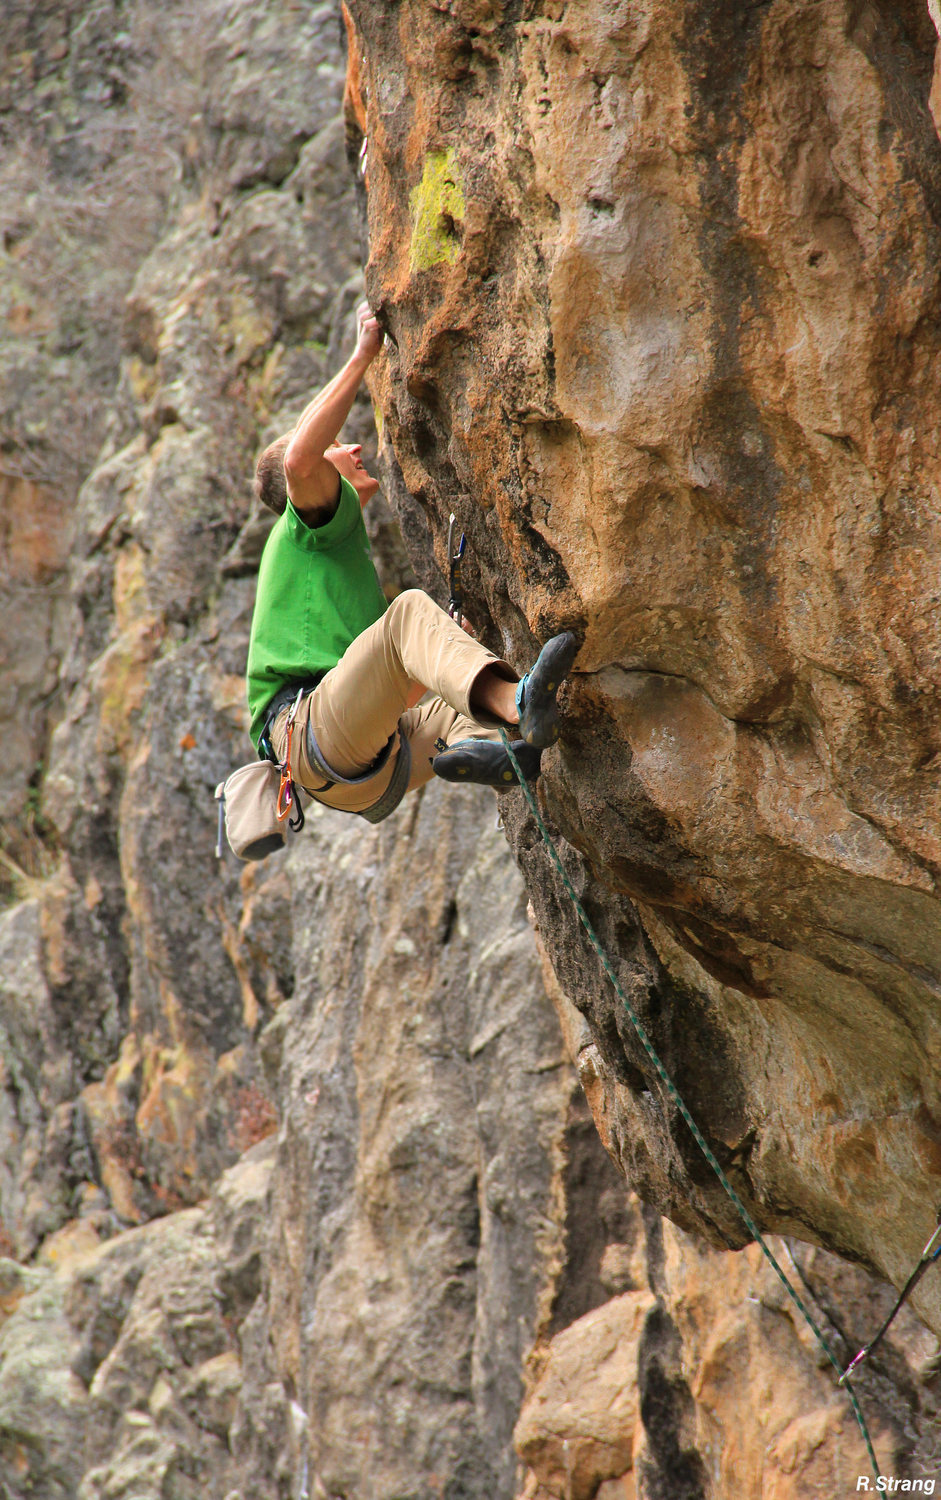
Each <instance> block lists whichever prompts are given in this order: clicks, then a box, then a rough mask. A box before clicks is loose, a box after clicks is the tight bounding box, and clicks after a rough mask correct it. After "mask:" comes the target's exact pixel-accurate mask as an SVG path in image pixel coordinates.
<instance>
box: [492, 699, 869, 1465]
mask: <svg viewBox="0 0 941 1500" xmlns="http://www.w3.org/2000/svg"><path fill="white" fill-rule="evenodd" d="M500 736H501V738H502V740H503V744H504V746H505V747H506V752H507V754H508V755H509V757H510V764H511V765H512V767H513V770H514V771H515V772H516V778H517V780H518V781H519V784H520V786H521V787H522V789H523V794H524V796H525V798H526V801H527V802H528V803H529V810H530V812H531V813H532V815H533V817H534V818H535V820H536V826H537V828H538V829H539V832H540V833H541V834H542V841H543V843H544V844H545V846H546V848H547V849H548V851H549V856H550V858H551V860H552V863H553V864H554V865H555V867H556V869H557V870H558V872H559V875H560V876H561V878H562V884H563V885H564V886H565V889H566V891H567V892H568V894H569V898H570V900H571V902H572V905H573V906H574V908H575V910H576V912H577V914H578V919H579V921H580V922H581V924H582V926H583V927H584V929H585V931H586V932H587V934H588V937H589V939H590V941H591V945H592V947H593V948H594V950H595V952H596V953H597V955H598V958H599V959H600V961H601V966H602V968H603V969H604V971H605V973H606V974H607V976H608V978H609V979H610V981H611V983H612V985H613V986H614V990H615V993H616V995H617V997H618V999H619V1000H620V1001H621V1003H622V1005H623V1006H624V1009H625V1010H626V1011H627V1015H628V1019H629V1021H630V1023H631V1025H632V1026H633V1028H634V1030H635V1031H636V1033H637V1035H638V1038H639V1039H640V1043H641V1046H642V1047H643V1049H644V1051H645V1052H646V1054H647V1056H648V1057H649V1058H650V1061H651V1062H652V1063H653V1065H654V1068H655V1069H656V1071H657V1075H658V1077H659V1078H660V1081H661V1082H662V1084H663V1086H664V1088H665V1089H666V1091H667V1093H668V1094H669V1096H670V1098H671V1099H672V1101H673V1103H674V1104H675V1105H676V1107H677V1109H678V1110H679V1112H680V1114H681V1115H682V1116H683V1119H684V1120H685V1121H686V1123H687V1125H688V1126H689V1128H690V1132H691V1133H692V1136H693V1139H694V1141H695V1142H696V1145H697V1146H698V1147H699V1149H700V1151H701V1152H702V1154H703V1156H704V1157H705V1158H706V1161H707V1162H708V1163H709V1165H710V1167H711V1168H712V1170H713V1171H714V1172H715V1174H716V1176H717V1177H718V1179H719V1181H720V1182H721V1184H722V1186H723V1187H724V1188H725V1191H726V1192H727V1193H728V1195H729V1197H730V1199H731V1200H732V1203H733V1204H734V1206H735V1208H736V1210H737V1212H738V1215H739V1217H740V1219H741V1220H742V1223H743V1224H744V1225H745V1228H746V1229H747V1230H748V1232H749V1234H750V1235H751V1237H752V1239H753V1240H755V1241H756V1243H757V1244H758V1245H760V1247H761V1250H762V1254H763V1255H764V1256H765V1259H766V1260H767V1261H768V1262H769V1263H770V1265H771V1266H772V1267H773V1269H774V1271H775V1274H776V1275H777V1277H778V1280H779V1281H780V1282H781V1284H782V1285H783V1287H784V1289H785V1291H786V1292H787V1294H788V1296H789V1297H790V1299H791V1301H792V1302H793V1303H794V1304H795V1305H796V1307H797V1308H798V1309H799V1311H800V1312H801V1313H802V1314H803V1316H804V1319H805V1321H806V1322H807V1324H808V1327H809V1328H810V1329H811V1330H812V1332H813V1334H814V1337H815V1338H816V1340H817V1343H818V1344H819V1345H820V1347H821V1349H822V1350H823V1352H824V1354H825V1355H826V1356H827V1359H828V1360H829V1361H830V1363H831V1365H832V1366H833V1368H834V1369H835V1370H836V1372H837V1374H838V1375H842V1373H843V1370H842V1367H841V1365H840V1362H839V1360H838V1359H837V1358H836V1355H835V1354H834V1353H833V1351H832V1350H831V1348H830V1346H829V1344H828V1343H827V1341H826V1339H825V1338H824V1336H823V1334H822V1333H821V1332H820V1329H819V1328H818V1327H817V1325H816V1323H815V1322H814V1320H813V1318H812V1317H811V1315H810V1313H809V1312H808V1311H807V1309H806V1307H805V1306H804V1304H803V1302H802V1301H801V1299H800V1297H799V1296H798V1294H797V1292H796V1291H795V1290H794V1288H793V1286H792V1285H791V1283H790V1281H789V1280H788V1278H787V1276H786V1275H785V1274H784V1272H783V1271H782V1270H781V1267H780V1266H779V1265H778V1262H777V1261H776V1260H775V1258H774V1255H773V1254H772V1252H771V1250H770V1249H769V1248H768V1246H767V1244H766V1243H765V1241H764V1239H763V1237H762V1235H761V1232H760V1230H759V1229H758V1226H757V1225H756V1223H755V1221H754V1220H753V1218H752V1217H751V1214H750V1213H749V1212H748V1209H747V1208H746V1207H745V1205H744V1203H743V1202H742V1200H741V1198H740V1197H739V1196H738V1194H737V1193H736V1191H735V1189H734V1188H733V1186H732V1184H731V1183H730V1182H729V1179H728V1178H727V1177H726V1175H725V1173H724V1171H723V1170H722V1167H721V1166H720V1165H719V1162H718V1161H717V1160H716V1157H715V1156H714V1155H713V1152H712V1151H711V1149H710V1147H709V1146H708V1144H707V1143H706V1138H705V1136H704V1135H703V1133H702V1131H701V1130H700V1129H699V1126H698V1125H697V1124H696V1121H695V1120H694V1119H693V1117H692V1115H691V1114H690V1112H689V1110H688V1109H687V1108H686V1105H685V1104H684V1103H683V1100H682V1099H681V1098H680V1096H679V1094H678V1093H677V1090H676V1086H675V1084H674V1083H673V1080H672V1078H671V1077H670V1075H669V1073H668V1072H667V1070H666V1068H665V1067H664V1066H663V1063H662V1062H661V1061H660V1058H659V1056H658V1055H657V1053H656V1051H655V1050H654V1046H653V1043H652V1042H651V1040H650V1038H649V1037H648V1035H647V1033H646V1031H645V1030H644V1026H643V1023H642V1022H641V1020H640V1017H639V1016H638V1015H637V1013H636V1011H635V1010H634V1008H633V1006H632V1005H631V1002H630V1001H629V1000H628V998H627V996H626V995H625V993H624V991H623V989H622V988H621V985H620V982H619V981H618V977H617V975H616V974H615V972H614V970H613V968H612V967H611V963H610V961H609V959H608V955H607V954H606V953H605V951H604V949H603V948H602V946H601V942H600V940H599V938H598V935H597V933H596V932H595V929H594V927H593V926H592V925H591V922H590V921H589V919H588V915H587V913H586V911H585V908H584V907H583V906H582V903H581V901H580V900H579V899H578V896H577V894H576V892H575V887H574V886H573V885H572V882H571V880H570V879H569V877H568V874H567V873H566V870H565V867H564V866H563V864H562V861H561V859H560V858H559V851H558V850H557V849H556V847H555V844H554V843H553V841H552V836H551V834H550V833H549V830H548V828H547V827H546V825H545V823H544V822H543V819H542V814H541V813H540V811H539V808H538V807H537V805H536V799H535V797H534V796H533V793H532V790H531V788H530V786H529V784H528V783H527V781H526V778H525V777H524V775H523V773H522V771H521V770H520V765H519V761H518V760H517V759H516V756H515V755H514V754H513V747H512V746H511V744H510V741H509V738H508V736H507V733H506V731H505V730H504V729H503V728H502V727H501V729H500ZM843 1389H844V1390H845V1391H846V1394H847V1396H848V1397H849V1400H850V1405H851V1406H852V1408H853V1415H854V1416H855V1418H856V1421H857V1423H858V1425H859V1430H860V1432H861V1433H862V1435H863V1442H864V1443H865V1444H866V1451H867V1452H868V1454H869V1461H870V1463H871V1464H872V1471H873V1473H874V1474H875V1476H876V1482H877V1483H878V1481H879V1479H880V1477H881V1476H880V1474H879V1465H878V1462H877V1460H876V1454H875V1449H874V1448H873V1446H872V1439H871V1438H870V1436H869V1428H868V1427H867V1426H866V1420H865V1418H864V1416H863V1414H862V1411H861V1409H860V1405H859V1402H858V1401H857V1399H856V1392H855V1391H854V1390H853V1387H852V1386H851V1385H850V1383H849V1381H845V1382H844V1385H843Z"/></svg>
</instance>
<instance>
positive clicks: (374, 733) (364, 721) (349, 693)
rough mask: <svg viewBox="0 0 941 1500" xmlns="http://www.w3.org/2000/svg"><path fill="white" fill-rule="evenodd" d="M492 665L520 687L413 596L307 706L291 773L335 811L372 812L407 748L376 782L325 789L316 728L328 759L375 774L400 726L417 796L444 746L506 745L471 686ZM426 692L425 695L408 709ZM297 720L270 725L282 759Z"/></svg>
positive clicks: (502, 666) (402, 600) (373, 630)
mask: <svg viewBox="0 0 941 1500" xmlns="http://www.w3.org/2000/svg"><path fill="white" fill-rule="evenodd" d="M486 667H493V668H494V669H495V671H496V672H497V673H498V675H499V676H501V677H504V678H505V679H506V680H507V681H508V682H515V681H516V673H515V672H514V671H513V669H512V667H510V666H509V665H508V664H507V662H505V661H502V660H501V659H500V658H499V657H497V656H494V655H493V653H492V652H491V651H488V650H486V648H485V647H484V646H481V645H480V643H479V642H478V641H475V640H474V639H473V638H472V637H471V636H469V635H468V634H467V632H466V631H465V630H462V629H461V627H460V626H459V625H457V624H455V622H454V621H453V620H452V619H451V618H450V617H449V616H448V615H447V614H446V613H445V611H444V610H443V609H440V608H439V607H438V605H437V604H435V602H434V600H433V599H430V598H429V597H428V595H427V594H425V593H422V591H421V590H420V589H408V590H406V592H405V593H404V594H399V596H398V598H396V599H393V601H392V603H391V604H390V605H389V608H388V609H387V610H386V612H385V614H384V615H383V616H382V617H381V619H379V620H377V621H376V623H375V625H370V626H369V629H368V630H364V631H363V633H362V634H361V635H359V636H357V637H356V640H355V641H354V642H353V643H352V645H351V646H349V647H348V648H347V650H346V651H345V652H344V654H343V656H342V657H341V658H340V660H339V662H338V663H337V665H336V666H335V667H334V668H333V669H332V671H330V672H328V673H327V675H326V676H325V677H324V679H323V681H322V682H321V683H320V684H319V685H318V686H317V687H316V688H315V689H314V691H313V692H312V693H308V695H307V697H306V698H304V699H303V700H302V702H301V705H300V707H299V708H298V711H297V714H296V716H295V720H294V732H293V735H292V744H291V774H292V776H293V777H294V779H295V781H296V782H297V783H298V784H299V785H300V786H302V787H304V788H305V790H306V791H308V792H310V793H311V795H312V796H313V797H314V798H315V799H316V800H317V801H318V802H323V803H324V804H325V805H326V806H327V807H337V808H341V809H342V810H343V811H345V812H361V811H362V810H363V809H364V808H367V807H372V806H373V804H374V803H376V802H378V800H379V798H380V797H381V796H382V793H383V792H384V791H385V789H386V787H387V786H388V785H389V782H390V781H391V780H392V774H393V771H394V769H395V761H396V757H397V755H398V748H397V747H396V749H395V751H394V752H393V754H392V755H390V757H389V759H388V760H387V761H386V763H385V765H384V766H383V767H382V769H381V770H380V771H378V772H377V774H376V775H375V776H372V777H370V778H369V780H368V781H364V782H361V783H360V784H359V785H358V786H343V785H342V784H339V783H338V784H335V785H333V786H330V787H327V788H326V789H324V779H323V775H322V774H321V772H320V771H318V770H316V769H315V768H314V767H313V766H312V765H311V763H310V761H309V760H308V758H307V725H308V721H310V723H311V724H312V726H313V731H314V735H315V736H316V740H317V745H318V747H319V749H320V753H321V755H322V756H323V758H324V760H325V761H326V763H327V764H328V765H329V766H331V767H332V768H333V770H335V771H337V772H339V774H340V775H341V776H359V775H361V774H362V773H363V772H364V771H367V770H368V769H369V767H370V766H371V765H372V763H373V761H374V760H375V759H376V758H377V756H379V755H380V754H381V752H382V751H383V750H384V749H385V747H386V745H387V744H388V742H389V739H390V737H391V736H392V735H393V734H394V733H395V730H396V726H398V727H399V728H400V729H401V732H402V734H403V735H404V736H405V737H406V739H407V740H408V742H409V746H410V749H411V752H412V767H411V774H410V776H409V782H408V790H409V791H414V789H415V788H416V787H419V786H423V785H424V784H425V782H426V781H429V780H430V779H431V776H432V770H431V762H432V759H433V757H434V756H435V754H436V753H437V751H436V748H435V742H436V741H437V740H439V739H440V740H444V742H445V744H448V745H453V744H456V743H457V741H458V740H466V739H471V738H474V739H486V740H496V741H499V739H500V734H499V730H498V729H497V728H496V727H495V721H493V720H491V721H490V723H489V724H483V723H481V722H480V721H479V720H477V719H475V718H474V717H473V715H472V712H471V705H470V696H471V689H472V688H473V685H474V682H475V681H476V679H477V678H478V677H479V676H480V673H481V672H482V671H484V669H485V668H486ZM421 688H424V689H425V690H426V691H425V693H424V695H423V696H422V698H421V699H420V701H419V702H418V703H417V704H416V705H415V706H414V707H412V708H409V707H408V706H407V705H408V703H409V701H410V700H411V701H412V702H413V703H414V700H415V695H416V692H418V691H419V690H420V689H421ZM288 713H289V710H288V709H286V708H285V709H283V710H282V711H281V713H280V714H279V715H278V717H277V718H276V719H275V721H274V724H273V725H272V728H271V745H272V749H273V750H274V753H275V755H276V756H277V757H278V759H279V760H283V758H284V754H285V749H286V743H287V721H288Z"/></svg>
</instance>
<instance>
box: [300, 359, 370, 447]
mask: <svg viewBox="0 0 941 1500" xmlns="http://www.w3.org/2000/svg"><path fill="white" fill-rule="evenodd" d="M370 363H371V361H370V359H369V358H368V357H367V356H366V355H364V354H363V353H362V352H361V351H360V350H359V349H357V350H356V351H355V352H354V353H353V354H351V355H350V358H349V359H348V360H347V362H346V364H345V365H344V366H343V368H342V370H339V371H338V372H337V374H336V375H334V377H333V379H332V380H331V381H330V382H329V383H328V384H327V385H325V386H324V388H323V390H322V391H318V392H317V395H316V396H315V397H314V399H313V400H312V401H310V402H308V404H307V406H306V407H305V408H304V410H303V411H302V413H301V415H300V419H299V421H298V423H297V426H296V427H295V429H294V436H293V437H292V439H291V441H290V443H289V445H288V449H287V452H286V453H285V455H284V461H285V469H288V470H290V471H291V472H293V473H294V474H296V475H298V476H299V477H303V476H304V475H305V473H309V472H310V469H311V467H312V466H313V465H315V464H317V463H319V462H320V460H321V459H322V458H323V455H324V452H325V451H326V449H327V448H328V447H329V446H330V444H331V443H332V442H334V441H335V439H336V436H337V433H338V432H339V431H340V428H341V427H342V426H343V423H344V422H345V421H346V419H347V417H348V416H349V414H350V408H351V407H352V405H353V401H354V398H355V396H356V392H357V391H358V390H359V387H360V383H361V381H362V378H363V376H364V374H365V373H366V371H367V370H368V369H369V365H370Z"/></svg>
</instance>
